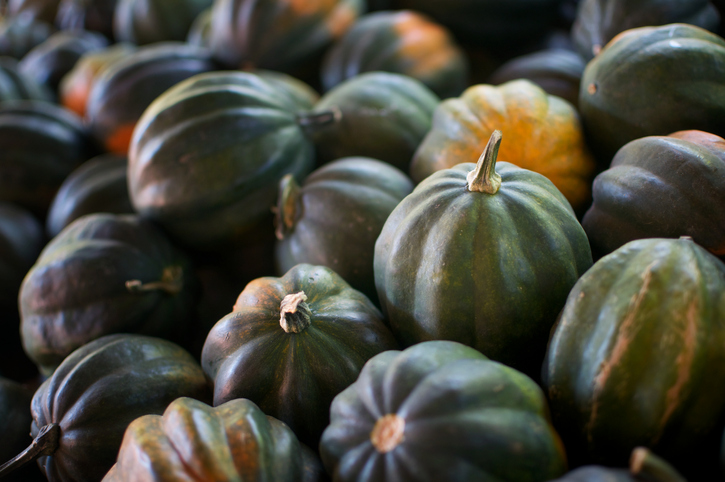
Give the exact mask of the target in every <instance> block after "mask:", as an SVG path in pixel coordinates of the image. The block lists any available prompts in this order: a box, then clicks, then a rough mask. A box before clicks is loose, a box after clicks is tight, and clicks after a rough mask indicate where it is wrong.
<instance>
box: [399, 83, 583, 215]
mask: <svg viewBox="0 0 725 482" xmlns="http://www.w3.org/2000/svg"><path fill="white" fill-rule="evenodd" d="M495 129H499V130H501V131H502V132H503V133H504V135H505V136H506V141H505V142H504V143H503V144H502V146H501V151H500V153H499V161H501V162H510V163H512V164H516V165H517V166H518V167H521V168H523V169H530V170H532V171H535V172H538V173H539V174H543V175H544V176H546V177H547V178H549V179H550V180H551V182H553V183H554V185H555V186H556V187H557V189H559V191H561V192H562V194H564V196H565V197H566V198H567V200H568V201H569V203H571V205H572V207H574V209H575V210H579V209H582V208H583V207H584V206H585V205H586V204H587V203H588V201H589V200H590V196H591V179H592V178H593V177H594V170H595V167H596V166H595V162H594V158H593V157H592V155H591V153H590V152H589V149H588V148H587V145H586V143H585V140H584V134H583V131H582V126H581V122H580V120H579V115H578V113H577V111H576V109H575V108H574V107H573V106H572V105H571V104H570V103H568V102H566V101H564V100H563V99H561V98H559V97H556V96H551V95H548V94H547V93H546V92H545V91H544V90H543V89H542V88H541V87H539V86H537V85H536V84H534V83H532V82H530V81H528V80H514V81H511V82H506V83H505V84H502V85H500V86H492V85H487V84H479V85H474V86H473V87H469V88H468V89H466V91H465V92H464V93H463V95H461V97H458V98H454V99H447V100H445V101H443V102H442V103H441V104H440V105H439V106H438V108H437V109H436V111H435V113H434V114H433V126H432V128H431V130H430V132H428V134H427V135H426V137H425V139H424V140H423V142H422V143H421V145H420V147H418V149H417V150H416V152H415V156H414V157H413V161H412V163H411V166H410V176H411V177H412V178H413V181H415V182H421V181H422V180H423V179H425V178H426V177H428V176H430V175H431V174H433V173H434V172H436V171H439V170H441V169H447V168H450V167H453V166H455V165H456V164H460V163H462V162H475V160H476V159H478V156H479V155H480V154H481V152H482V151H483V148H484V146H485V145H486V141H488V138H489V136H490V135H491V133H492V132H493V131H494V130H495Z"/></svg>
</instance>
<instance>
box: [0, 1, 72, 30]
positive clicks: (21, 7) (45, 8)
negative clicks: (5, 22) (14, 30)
mask: <svg viewBox="0 0 725 482" xmlns="http://www.w3.org/2000/svg"><path fill="white" fill-rule="evenodd" d="M58 3H60V0H9V1H8V2H7V15H8V17H15V16H17V15H18V14H21V13H22V14H23V15H24V16H26V17H28V18H32V19H37V20H42V21H43V22H46V23H49V24H52V23H53V20H55V14H56V13H57V12H58Z"/></svg>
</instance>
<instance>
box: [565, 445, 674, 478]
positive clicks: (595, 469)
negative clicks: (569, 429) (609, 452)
mask: <svg viewBox="0 0 725 482" xmlns="http://www.w3.org/2000/svg"><path fill="white" fill-rule="evenodd" d="M551 482H687V481H686V480H685V479H684V477H682V475H680V474H679V473H678V472H677V471H676V470H675V469H674V467H672V466H671V465H670V464H669V463H668V462H667V461H666V460H663V459H661V458H660V457H658V456H657V455H655V454H654V453H652V451H651V450H649V449H648V448H646V447H637V448H635V449H634V450H632V455H631V457H630V458H629V469H618V468H609V467H602V466H598V465H587V466H584V467H580V468H578V469H576V470H572V471H571V472H569V473H567V474H566V475H564V476H563V477H561V478H559V479H556V480H553V481H551Z"/></svg>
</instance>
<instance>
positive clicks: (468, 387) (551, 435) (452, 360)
mask: <svg viewBox="0 0 725 482" xmlns="http://www.w3.org/2000/svg"><path fill="white" fill-rule="evenodd" d="M392 414H394V415H396V416H397V417H400V418H402V419H403V421H404V429H403V431H402V440H400V441H399V442H398V443H397V444H396V445H394V446H392V447H391V445H393V444H390V445H388V446H387V447H385V448H386V449H388V451H387V452H384V451H382V450H380V448H379V447H380V446H381V445H382V444H379V443H375V439H376V437H375V434H374V433H373V432H374V431H375V429H376V427H377V424H378V422H379V421H380V420H381V419H382V418H383V417H385V416H390V415H392ZM330 418H331V423H330V425H329V426H328V427H327V429H325V433H324V434H323V437H322V442H321V443H320V455H321V456H322V461H323V463H324V464H325V468H326V469H327V471H328V472H329V473H330V474H332V477H333V480H334V481H335V482H343V481H345V482H347V481H351V482H352V481H355V482H367V481H370V482H373V481H374V482H388V481H391V482H392V481H403V480H416V481H421V482H433V481H437V482H448V481H451V482H453V481H456V482H463V481H471V482H473V481H482V480H502V481H503V480H506V481H509V480H510V481H517V482H526V481H544V480H550V479H553V478H555V477H558V476H560V475H562V474H563V473H564V472H565V470H566V456H565V454H564V447H563V446H562V445H561V441H560V440H559V436H558V435H557V434H556V432H555V431H554V428H553V427H552V426H551V422H550V421H549V414H548V407H547V405H546V399H545V398H544V394H543V392H542V391H541V389H540V388H539V387H538V386H537V385H536V383H534V381H533V380H531V379H530V378H528V377H526V376H524V375H523V374H521V373H519V372H517V371H516V370H513V369H511V368H509V367H506V366H504V365H502V364H500V363H496V362H493V361H491V360H488V359H486V357H485V356H483V355H481V354H480V353H479V352H477V351H475V350H473V349H471V348H468V347H465V346H463V345H461V344H459V343H453V342H448V341H431V342H426V343H421V344H418V345H416V346H414V347H411V348H408V349H407V350H405V351H402V352H399V351H387V352H385V353H381V354H380V355H377V356H375V357H374V358H372V359H371V360H370V361H368V363H366V364H365V367H364V368H363V370H362V372H361V373H360V376H359V377H358V379H357V381H356V382H355V383H353V384H352V385H351V386H350V387H348V388H347V389H346V390H345V391H343V392H342V393H340V395H338V396H337V397H335V400H334V401H333V402H332V407H331V409H330ZM381 448H382V447H381Z"/></svg>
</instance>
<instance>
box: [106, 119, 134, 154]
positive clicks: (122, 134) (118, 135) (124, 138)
mask: <svg viewBox="0 0 725 482" xmlns="http://www.w3.org/2000/svg"><path fill="white" fill-rule="evenodd" d="M135 127H136V123H135V122H134V123H132V124H131V123H129V124H122V125H121V126H120V127H118V129H116V130H115V131H114V132H113V133H112V134H111V135H110V136H108V137H107V138H106V140H105V142H104V145H105V146H106V150H108V152H112V153H114V154H121V155H126V154H128V147H129V146H130V145H131V137H133V129H134V128H135Z"/></svg>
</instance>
